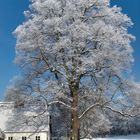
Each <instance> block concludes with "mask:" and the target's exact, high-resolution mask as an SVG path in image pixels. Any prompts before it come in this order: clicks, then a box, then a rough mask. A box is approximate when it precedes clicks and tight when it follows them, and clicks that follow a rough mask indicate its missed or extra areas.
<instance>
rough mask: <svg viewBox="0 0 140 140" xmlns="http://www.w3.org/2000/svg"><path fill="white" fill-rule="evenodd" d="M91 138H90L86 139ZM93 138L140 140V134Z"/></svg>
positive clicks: (103, 139)
mask: <svg viewBox="0 0 140 140" xmlns="http://www.w3.org/2000/svg"><path fill="white" fill-rule="evenodd" d="M84 140H89V139H84ZM92 140H140V135H130V136H118V137H110V138H95V139H92Z"/></svg>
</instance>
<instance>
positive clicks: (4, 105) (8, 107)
mask: <svg viewBox="0 0 140 140" xmlns="http://www.w3.org/2000/svg"><path fill="white" fill-rule="evenodd" d="M13 109H14V104H13V103H12V102H0V129H1V130H3V131H4V130H5V129H6V122H7V120H8V119H9V117H11V115H12V114H13V113H12V112H13Z"/></svg>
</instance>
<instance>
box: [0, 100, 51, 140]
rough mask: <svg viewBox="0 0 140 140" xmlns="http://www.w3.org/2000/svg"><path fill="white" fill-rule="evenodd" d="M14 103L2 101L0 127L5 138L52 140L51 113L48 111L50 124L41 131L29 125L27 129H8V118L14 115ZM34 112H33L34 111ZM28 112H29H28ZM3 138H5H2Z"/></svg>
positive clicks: (8, 139) (9, 139)
mask: <svg viewBox="0 0 140 140" xmlns="http://www.w3.org/2000/svg"><path fill="white" fill-rule="evenodd" d="M13 112H14V103H11V102H0V129H1V130H2V131H3V132H4V134H5V137H4V139H5V140H28V139H30V140H50V128H49V113H48V112H47V118H48V125H47V126H45V127H42V129H40V130H39V131H37V130H35V129H33V128H32V127H30V126H27V129H24V130H22V129H19V130H14V129H11V130H9V129H7V125H8V123H7V122H8V120H9V119H10V118H11V117H13ZM32 113H33V112H32ZM27 114H28V113H27ZM0 140H3V138H0Z"/></svg>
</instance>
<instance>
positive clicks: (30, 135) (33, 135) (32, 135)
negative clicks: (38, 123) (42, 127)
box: [5, 131, 50, 140]
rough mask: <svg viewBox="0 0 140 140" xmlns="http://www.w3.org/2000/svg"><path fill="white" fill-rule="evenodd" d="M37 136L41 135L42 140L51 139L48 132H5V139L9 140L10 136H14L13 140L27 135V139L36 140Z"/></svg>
mask: <svg viewBox="0 0 140 140" xmlns="http://www.w3.org/2000/svg"><path fill="white" fill-rule="evenodd" d="M36 136H40V140H50V136H49V133H48V132H45V131H44V132H38V133H35V132H5V140H9V137H13V140H22V137H26V138H27V140H36Z"/></svg>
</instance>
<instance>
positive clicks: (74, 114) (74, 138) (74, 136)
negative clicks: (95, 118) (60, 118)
mask: <svg viewBox="0 0 140 140" xmlns="http://www.w3.org/2000/svg"><path fill="white" fill-rule="evenodd" d="M72 98H73V102H72V111H71V132H70V140H80V121H79V117H78V93H77V92H73V94H72Z"/></svg>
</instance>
